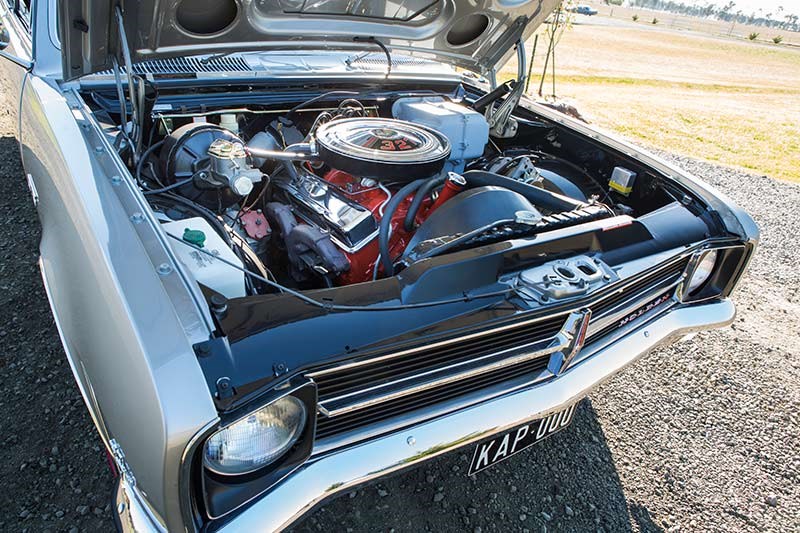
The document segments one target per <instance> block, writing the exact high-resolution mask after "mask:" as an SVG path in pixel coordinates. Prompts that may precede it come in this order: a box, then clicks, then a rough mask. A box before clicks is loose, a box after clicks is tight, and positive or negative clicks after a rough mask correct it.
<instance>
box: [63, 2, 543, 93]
mask: <svg viewBox="0 0 800 533" xmlns="http://www.w3.org/2000/svg"><path fill="white" fill-rule="evenodd" d="M558 2H559V0H391V1H385V0H384V1H368V0H122V1H120V2H119V3H117V2H101V1H90V0H64V1H62V2H59V9H60V12H59V17H60V33H61V46H62V56H63V67H64V79H65V80H70V79H74V78H78V77H80V76H83V75H86V74H92V73H96V72H100V71H104V70H108V69H109V68H111V67H112V61H113V58H114V57H117V58H118V61H119V62H120V63H124V61H123V59H122V58H123V54H122V53H123V50H122V47H121V46H120V42H121V39H120V32H119V28H118V24H117V15H116V12H115V6H116V5H119V6H120V9H121V19H122V21H123V25H124V30H125V34H126V37H127V42H128V47H129V50H130V56H131V57H130V60H131V62H133V63H137V62H140V61H145V60H151V59H159V58H167V57H177V56H191V55H201V54H217V53H228V52H238V51H252V50H296V49H307V50H314V49H317V50H323V49H324V50H331V49H334V50H348V49H353V50H373V51H380V50H379V49H377V46H378V45H377V44H374V43H369V42H363V41H362V42H356V41H354V37H355V36H358V37H359V38H361V39H364V38H374V39H377V40H378V41H380V42H381V43H383V44H384V45H385V46H387V47H388V48H389V49H390V50H391V51H394V52H397V53H402V54H410V55H421V56H423V57H427V58H431V59H435V60H438V61H442V62H446V63H449V64H451V65H454V66H457V67H462V68H465V69H469V70H472V71H475V72H479V73H481V74H484V73H486V72H488V71H490V70H491V69H492V68H493V67H495V66H497V65H502V64H503V63H504V62H505V61H506V60H507V59H508V56H509V55H510V54H511V53H512V52H513V48H514V45H515V43H516V42H517V41H518V40H519V39H520V38H523V39H524V38H526V37H528V36H529V35H530V34H531V33H533V31H535V29H536V28H537V27H538V26H539V24H541V23H542V22H543V21H544V20H545V18H546V17H547V15H548V14H549V13H550V12H551V11H553V10H554V9H555V7H556V5H557V4H558Z"/></svg>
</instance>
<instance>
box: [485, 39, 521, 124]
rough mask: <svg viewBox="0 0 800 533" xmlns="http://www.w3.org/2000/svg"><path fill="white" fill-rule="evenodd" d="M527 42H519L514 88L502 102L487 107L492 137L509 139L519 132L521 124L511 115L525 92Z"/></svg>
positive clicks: (487, 119)
mask: <svg viewBox="0 0 800 533" xmlns="http://www.w3.org/2000/svg"><path fill="white" fill-rule="evenodd" d="M525 60H526V57H525V44H524V43H523V42H522V41H519V42H518V43H517V79H516V81H515V84H514V88H513V89H512V90H511V92H510V93H509V94H508V96H506V97H505V99H504V100H503V101H502V102H501V103H500V104H490V105H489V107H487V108H486V121H487V122H488V123H489V133H490V134H491V136H492V137H498V138H501V139H507V138H509V137H513V136H515V135H516V134H517V129H518V128H519V124H518V123H517V121H516V120H515V119H514V118H513V117H512V116H511V114H512V113H513V112H514V110H515V109H516V108H517V106H518V105H519V101H520V99H521V98H522V95H523V94H524V93H525V77H526V76H527V74H526V70H525Z"/></svg>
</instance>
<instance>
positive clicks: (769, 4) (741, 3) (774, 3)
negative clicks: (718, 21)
mask: <svg viewBox="0 0 800 533" xmlns="http://www.w3.org/2000/svg"><path fill="white" fill-rule="evenodd" d="M710 1H711V3H712V4H717V5H723V4H727V0H710ZM734 1H735V2H736V7H734V8H733V10H734V12H735V11H739V10H740V9H741V10H742V12H744V13H746V14H748V15H749V14H750V13H753V12H755V13H758V10H759V9H763V10H764V14H767V13H772V14H773V15H772V18H773V19H776V18H777V13H778V6H783V14H782V15H781V18H782V17H783V15H786V14H789V13H794V14H796V15H800V0H734ZM694 3H695V4H700V5H704V4H707V3H708V2H707V1H697V0H696V1H695V2H694Z"/></svg>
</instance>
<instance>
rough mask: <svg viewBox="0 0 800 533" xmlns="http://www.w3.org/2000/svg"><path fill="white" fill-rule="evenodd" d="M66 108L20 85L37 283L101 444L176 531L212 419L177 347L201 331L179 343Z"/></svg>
mask: <svg viewBox="0 0 800 533" xmlns="http://www.w3.org/2000/svg"><path fill="white" fill-rule="evenodd" d="M67 100H68V99H67V98H65V95H64V94H62V93H61V91H60V90H59V89H58V88H57V87H55V86H54V85H53V84H51V83H48V82H47V81H46V80H43V79H39V78H36V77H35V76H30V77H29V78H28V81H27V82H26V86H25V88H24V92H23V102H22V106H21V108H22V120H21V123H22V128H21V143H22V154H23V164H24V167H25V170H26V172H28V173H29V174H30V175H31V178H32V180H33V182H34V184H35V186H36V189H37V190H38V194H39V204H38V211H39V217H40V219H41V222H42V241H41V245H40V251H41V266H42V274H43V277H44V279H45V284H46V286H47V290H48V295H49V297H50V301H51V306H52V309H53V314H54V316H55V318H56V323H57V325H58V328H59V332H60V333H61V335H62V340H63V343H64V348H65V351H66V352H67V357H68V358H69V360H70V365H71V366H72V369H73V372H74V373H75V376H76V379H77V381H78V385H79V387H80V388H81V392H82V393H83V395H84V399H85V400H86V403H87V406H88V407H89V410H90V411H91V412H92V415H93V417H94V419H95V422H96V423H97V425H98V430H99V431H100V433H101V436H102V437H103V439H104V441H106V442H105V443H106V445H107V446H108V438H114V439H116V441H117V442H118V443H119V445H120V446H121V448H122V450H123V451H124V453H125V458H126V460H127V464H128V466H129V467H130V469H131V471H132V472H133V474H134V476H135V478H136V482H137V486H138V488H139V489H140V490H141V491H142V492H144V493H145V494H146V496H147V498H148V501H149V503H150V504H151V505H152V507H153V510H154V511H155V512H156V513H157V514H159V515H160V516H161V517H166V520H167V522H166V525H167V527H168V528H169V529H170V530H183V524H182V515H181V509H180V504H179V488H178V486H179V475H180V462H181V455H182V453H183V451H184V449H185V447H186V444H187V442H189V440H190V439H191V438H192V436H193V435H194V434H195V433H197V432H198V431H199V430H200V429H201V428H203V427H204V426H206V425H207V424H208V423H209V422H210V421H213V420H215V419H216V416H217V415H216V411H215V408H214V405H213V403H212V400H211V396H210V393H209V391H208V387H207V385H206V382H205V379H204V377H203V374H202V372H201V370H200V367H199V365H198V364H197V361H196V359H195V355H194V353H193V351H192V347H191V342H190V340H189V338H187V337H190V336H191V337H195V336H196V335H197V334H198V332H200V331H202V324H198V325H196V327H195V330H194V332H193V333H194V334H193V335H188V334H187V331H186V327H185V323H182V322H181V320H180V317H179V314H178V312H177V311H176V307H175V304H174V303H173V301H174V300H173V299H171V298H170V297H169V295H168V294H167V292H166V291H165V288H164V283H165V281H164V280H163V279H161V278H162V276H160V275H159V274H157V273H156V269H155V268H154V265H153V264H152V262H151V259H150V258H149V256H148V254H147V253H146V251H145V248H144V245H143V242H142V240H141V238H140V237H139V234H138V233H137V231H136V230H135V228H134V223H133V222H132V221H131V218H130V217H131V216H130V214H128V213H127V212H126V210H125V208H124V206H123V204H122V202H121V201H120V200H119V198H118V196H117V191H115V190H114V187H119V186H120V185H119V183H120V181H119V176H117V177H116V179H115V180H112V179H111V178H112V176H110V175H109V172H108V161H109V160H111V161H112V162H113V159H112V158H110V157H108V155H106V159H105V160H104V159H103V158H102V153H103V151H102V150H98V148H97V146H94V145H90V144H88V143H87V138H86V137H85V136H84V134H85V132H86V131H87V130H89V129H90V126H89V125H87V124H86V121H85V120H83V121H82V120H81V117H82V115H81V114H80V109H79V107H80V106H79V105H77V104H75V103H74V102H73V103H72V106H70V105H69V103H68V101H67ZM171 275H173V276H176V275H177V273H176V272H175V271H173V272H172V274H171ZM206 334H207V332H206Z"/></svg>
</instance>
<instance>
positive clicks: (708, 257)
mask: <svg viewBox="0 0 800 533" xmlns="http://www.w3.org/2000/svg"><path fill="white" fill-rule="evenodd" d="M716 264H717V251H716V250H711V251H709V252H706V253H705V255H703V257H702V258H701V259H700V262H698V263H697V267H695V269H694V272H692V277H691V278H690V279H689V285H688V286H687V287H686V291H685V294H686V295H690V294H692V293H694V292H695V291H697V290H698V289H699V288H700V287H702V286H703V284H704V283H705V282H706V281H708V278H710V277H711V274H713V273H714V266H715V265H716Z"/></svg>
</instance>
